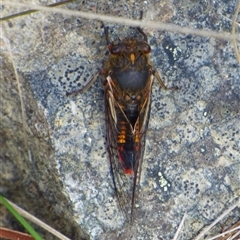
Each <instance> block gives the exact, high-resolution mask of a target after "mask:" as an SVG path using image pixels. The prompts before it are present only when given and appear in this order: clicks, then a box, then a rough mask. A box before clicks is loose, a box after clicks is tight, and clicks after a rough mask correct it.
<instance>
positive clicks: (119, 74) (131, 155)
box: [67, 27, 176, 221]
mask: <svg viewBox="0 0 240 240" xmlns="http://www.w3.org/2000/svg"><path fill="white" fill-rule="evenodd" d="M136 30H137V31H138V32H139V34H140V35H142V39H138V38H134V37H126V38H124V39H123V40H119V41H118V42H116V41H114V42H110V40H109V34H108V28H106V27H104V32H105V35H106V40H107V44H108V50H109V52H110V55H109V58H108V60H107V61H106V63H105V65H104V67H103V69H102V70H101V71H99V72H98V73H96V74H95V75H94V77H93V78H92V80H91V81H90V82H89V83H88V84H87V85H86V87H84V88H83V89H81V90H77V91H74V92H71V93H67V95H70V94H77V93H82V92H84V91H85V90H87V89H88V88H89V87H90V86H91V85H92V83H93V82H94V81H95V80H96V79H97V77H98V76H99V75H103V76H104V86H103V87H104V99H105V115H106V138H107V145H108V152H109V158H110V166H111V172H112V177H113V183H114V187H115V191H116V195H117V198H118V202H119V206H120V208H121V210H122V211H123V213H124V214H125V215H126V217H127V219H130V220H131V221H132V219H133V209H134V205H135V193H136V187H137V186H138V183H139V181H140V174H141V165H142V161H143V155H144V147H145V137H146V132H147V128H148V122H149V116H150V108H151V91H152V84H153V79H154V77H156V78H157V80H158V82H159V83H160V85H161V86H162V87H163V88H164V89H176V87H172V88H167V87H166V86H165V85H164V83H163V81H162V80H161V78H160V75H159V74H158V72H157V71H156V70H154V68H153V66H152V64H151V63H150V61H149V54H150V52H151V47H150V46H149V44H148V39H147V36H146V34H145V33H144V32H143V30H142V29H141V28H139V27H138V28H136Z"/></svg>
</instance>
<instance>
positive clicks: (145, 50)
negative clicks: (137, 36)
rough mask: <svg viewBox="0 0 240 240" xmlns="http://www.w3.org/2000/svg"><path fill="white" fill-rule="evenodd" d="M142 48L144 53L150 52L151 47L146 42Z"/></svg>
mask: <svg viewBox="0 0 240 240" xmlns="http://www.w3.org/2000/svg"><path fill="white" fill-rule="evenodd" d="M142 50H143V52H144V53H150V52H151V47H150V46H149V45H148V44H143V46H142Z"/></svg>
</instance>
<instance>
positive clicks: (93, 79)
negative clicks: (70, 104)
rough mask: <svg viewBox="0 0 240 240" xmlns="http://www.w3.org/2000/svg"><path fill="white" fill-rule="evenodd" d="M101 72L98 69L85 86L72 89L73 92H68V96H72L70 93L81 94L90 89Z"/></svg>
mask: <svg viewBox="0 0 240 240" xmlns="http://www.w3.org/2000/svg"><path fill="white" fill-rule="evenodd" d="M101 73H102V71H98V72H97V73H96V74H95V75H94V76H93V78H92V79H91V80H90V82H89V83H88V84H87V85H86V86H85V87H83V88H81V89H79V90H75V91H72V92H67V93H66V95H67V97H68V96H70V95H76V94H79V93H80V94H81V93H83V92H85V91H86V90H88V88H90V87H91V86H92V84H93V83H94V82H95V81H96V79H97V78H98V76H99V74H101Z"/></svg>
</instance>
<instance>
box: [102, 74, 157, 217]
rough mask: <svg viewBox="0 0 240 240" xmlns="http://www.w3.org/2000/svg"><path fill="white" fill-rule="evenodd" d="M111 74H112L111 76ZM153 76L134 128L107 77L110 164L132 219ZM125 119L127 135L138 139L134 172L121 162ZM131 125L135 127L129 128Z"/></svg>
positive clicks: (123, 205)
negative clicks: (128, 170)
mask: <svg viewBox="0 0 240 240" xmlns="http://www.w3.org/2000/svg"><path fill="white" fill-rule="evenodd" d="M108 78H110V76H108ZM152 79H153V76H152V75H151V77H150V79H149V84H148V87H147V89H145V92H146V94H145V95H144V96H145V98H144V99H143V101H142V103H141V104H140V110H139V115H138V117H137V121H136V123H135V126H134V129H133V127H132V125H131V124H130V121H129V119H128V118H127V116H126V115H125V113H124V109H122V107H121V105H120V104H119V102H118V99H117V98H115V97H114V95H115V94H114V92H113V91H114V90H113V88H112V86H111V79H110V81H107V83H106V86H105V112H106V130H107V131H106V132H107V136H106V137H107V144H108V151H109V158H110V164H111V171H112V176H113V183H114V187H115V190H116V195H117V198H118V203H119V206H120V209H121V210H122V212H124V214H125V216H126V218H127V219H130V220H131V221H132V217H133V208H134V201H135V192H136V187H137V182H138V181H139V179H140V173H141V165H142V160H143V154H144V147H145V136H146V131H147V126H148V119H149V113H150V101H151V86H152ZM122 121H125V124H126V130H128V131H127V133H126V134H127V135H128V138H132V139H137V138H138V141H135V143H134V147H133V149H134V152H133V156H134V160H133V161H134V163H135V164H134V168H133V171H132V174H128V173H127V170H126V168H124V166H123V164H122V162H123V161H125V160H126V159H122V158H124V156H125V155H126V153H125V152H124V150H123V149H121V147H120V146H119V145H120V144H119V134H120V133H121V131H122V129H121V124H120V122H122ZM129 129H132V131H129Z"/></svg>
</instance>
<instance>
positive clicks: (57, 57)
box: [1, 0, 240, 240]
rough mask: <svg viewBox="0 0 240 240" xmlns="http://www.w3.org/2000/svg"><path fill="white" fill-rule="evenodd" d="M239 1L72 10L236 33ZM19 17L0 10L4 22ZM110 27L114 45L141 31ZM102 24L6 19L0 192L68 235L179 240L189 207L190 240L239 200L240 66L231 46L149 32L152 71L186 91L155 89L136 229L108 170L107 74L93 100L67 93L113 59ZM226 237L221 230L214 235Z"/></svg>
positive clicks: (84, 4) (44, 16)
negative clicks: (233, 27) (124, 213)
mask: <svg viewBox="0 0 240 240" xmlns="http://www.w3.org/2000/svg"><path fill="white" fill-rule="evenodd" d="M50 3H51V2H49V4H50ZM235 6H236V1H231V3H229V1H223V0H222V1H214V2H211V3H207V1H190V0H189V1H180V0H176V1H160V2H159V1H154V0H153V1H142V2H139V3H138V2H137V1H136V2H135V1H128V2H126V1H122V0H120V1H117V2H115V1H108V2H106V1H96V2H88V1H77V2H76V3H71V4H68V5H67V6H65V8H69V9H73V10H81V11H89V12H96V13H100V14H106V15H115V16H123V17H126V18H133V19H137V18H139V12H140V11H141V10H143V13H144V17H143V18H144V19H147V20H153V21H160V22H164V23H173V24H176V25H180V26H189V27H191V28H198V29H209V30H213V31H219V32H231V25H232V21H231V19H232V18H233V14H234V11H235ZM12 11H13V10H12V8H11V9H10V8H8V7H7V6H4V8H3V9H2V12H3V15H9V14H10V13H12ZM238 20H239V18H238ZM239 21H240V20H239ZM105 24H106V25H108V26H109V28H110V34H111V38H112V39H117V38H118V37H120V38H123V37H125V36H128V35H134V34H136V31H135V30H134V29H133V28H129V27H123V26H120V25H119V26H117V25H112V24H108V23H105ZM101 26H102V24H101V23H100V22H99V21H90V20H86V19H80V18H76V17H72V16H64V15H61V14H56V13H43V12H38V13H34V14H31V15H28V16H24V17H20V18H16V19H12V20H9V21H7V22H5V23H4V25H3V33H4V37H5V38H6V39H7V40H8V41H9V43H10V47H11V52H12V55H13V59H11V56H10V54H9V52H8V50H7V46H6V42H4V41H2V46H1V65H2V67H3V74H2V75H1V85H2V89H3V91H2V94H3V95H2V97H1V101H2V104H1V105H2V106H3V111H2V112H1V114H2V116H1V118H2V120H3V121H2V120H1V125H2V127H1V132H2V133H1V136H2V143H1V146H2V149H3V151H1V161H2V163H1V165H2V166H3V167H2V168H1V171H2V173H1V176H3V177H2V182H1V189H2V192H3V194H4V195H5V196H6V197H8V198H9V199H10V200H12V201H13V202H15V203H16V204H19V205H21V206H23V207H24V208H25V209H28V210H29V209H31V210H29V211H30V212H32V213H34V214H35V215H36V216H38V217H40V218H42V219H45V220H46V221H48V222H49V224H50V225H53V226H55V227H56V228H57V229H59V230H61V231H62V232H63V233H64V234H66V235H68V236H69V237H70V238H71V239H80V238H82V239H85V238H89V239H164V240H165V239H172V238H173V236H174V234H175V232H176V229H177V227H178V225H179V223H180V221H181V219H182V217H183V214H184V213H185V212H186V213H187V219H186V222H185V226H184V231H183V233H182V235H181V237H182V239H193V237H194V236H196V235H197V233H198V232H199V231H200V230H201V229H202V228H203V227H204V226H205V225H208V224H210V223H211V222H213V221H214V220H215V219H216V218H217V216H219V215H220V214H221V213H222V212H223V211H224V210H225V209H226V208H228V207H229V206H231V204H232V203H233V202H234V201H235V200H236V199H237V198H238V197H239V195H240V133H239V131H240V127H239V121H240V112H239V111H240V107H239V106H240V87H239V86H240V65H239V64H238V62H237V60H236V57H235V54H234V50H233V46H232V44H231V42H230V41H225V40H219V39H215V38H205V37H199V36H192V35H182V34H177V33H169V32H160V31H156V30H154V29H144V31H145V32H146V34H147V36H148V38H149V43H150V45H151V47H152V54H151V60H152V63H153V65H154V66H155V67H156V69H157V70H158V71H159V72H161V75H162V76H163V80H164V82H165V83H166V85H167V86H172V85H175V86H178V87H179V88H180V89H179V90H178V91H164V90H162V89H160V86H159V85H158V83H157V82H155V83H154V86H153V90H152V105H151V106H152V110H151V116H150V124H149V130H148V133H147V141H146V149H145V156H144V161H143V166H142V175H141V183H140V191H139V193H138V196H137V201H136V204H137V209H136V216H135V221H134V222H133V224H132V225H129V223H127V222H126V221H125V219H124V217H123V216H122V214H121V212H120V211H119V209H118V205H117V201H116V198H115V195H114V189H113V183H112V179H111V174H110V169H109V168H110V167H109V160H108V154H107V150H106V142H105V121H104V101H103V90H102V82H101V78H99V80H98V81H96V82H95V83H94V84H93V86H92V87H91V88H89V90H88V91H86V92H85V93H83V94H81V95H78V96H74V97H66V92H68V91H72V90H75V89H78V88H81V87H82V86H84V85H86V83H87V82H88V81H89V80H90V79H91V78H92V76H93V75H94V74H95V73H96V72H97V70H98V69H99V68H101V67H102V65H103V63H104V61H105V60H106V59H107V56H106V52H107V48H106V43H105V38H104V36H103V29H102V28H101ZM238 32H239V29H238ZM238 47H239V45H238ZM12 60H13V61H14V63H15V65H16V68H17V71H18V74H19V80H20V82H21V89H22V95H23V102H24V109H25V115H26V123H27V126H26V133H25V134H24V130H23V124H22V122H23V121H22V116H21V105H20V100H19V99H20V98H19V92H18V90H17V82H16V78H15V76H14V71H13V67H12ZM24 137H25V138H26V144H25V143H24ZM26 201H29V204H27V203H26ZM49 209H51V214H49V213H50V210H49ZM48 214H49V215H51V216H52V219H51V217H49V216H48ZM239 215H240V210H239V209H235V210H234V211H233V212H232V213H231V214H230V215H229V216H228V217H227V218H226V219H224V221H223V222H222V223H221V224H222V225H224V226H226V227H228V226H230V225H231V224H233V223H234V222H236V220H237V219H238V218H239ZM53 216H54V217H53ZM50 220H52V221H50ZM218 232H221V226H220V225H219V226H217V227H216V228H215V229H214V230H213V231H212V232H211V233H210V236H211V235H212V234H214V233H218ZM45 238H46V239H51V237H50V236H48V235H47V237H45Z"/></svg>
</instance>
